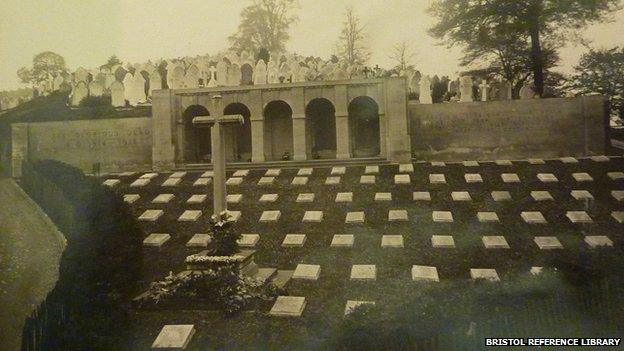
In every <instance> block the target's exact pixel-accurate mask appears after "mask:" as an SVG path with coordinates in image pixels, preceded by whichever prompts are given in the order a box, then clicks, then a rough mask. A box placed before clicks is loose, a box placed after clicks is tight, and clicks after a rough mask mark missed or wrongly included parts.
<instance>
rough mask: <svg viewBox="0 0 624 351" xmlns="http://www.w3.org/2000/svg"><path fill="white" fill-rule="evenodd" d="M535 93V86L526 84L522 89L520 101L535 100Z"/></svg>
mask: <svg viewBox="0 0 624 351" xmlns="http://www.w3.org/2000/svg"><path fill="white" fill-rule="evenodd" d="M534 98H535V91H534V90H533V86H532V85H531V84H527V83H524V85H523V86H522V88H521V89H520V99H522V100H527V99H534Z"/></svg>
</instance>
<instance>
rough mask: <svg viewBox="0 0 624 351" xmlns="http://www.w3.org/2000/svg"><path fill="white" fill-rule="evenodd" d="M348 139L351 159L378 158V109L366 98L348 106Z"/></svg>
mask: <svg viewBox="0 0 624 351" xmlns="http://www.w3.org/2000/svg"><path fill="white" fill-rule="evenodd" d="M349 138H350V139H351V140H350V145H351V153H352V154H353V157H374V156H379V154H380V152H381V149H380V146H379V107H378V106H377V103H376V102H375V100H373V99H372V98H370V97H368V96H358V97H356V98H355V99H353V100H352V101H351V103H350V104H349Z"/></svg>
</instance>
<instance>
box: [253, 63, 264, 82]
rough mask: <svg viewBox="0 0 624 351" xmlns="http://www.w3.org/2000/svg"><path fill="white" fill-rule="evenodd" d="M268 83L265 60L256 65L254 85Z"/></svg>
mask: <svg viewBox="0 0 624 351" xmlns="http://www.w3.org/2000/svg"><path fill="white" fill-rule="evenodd" d="M266 83H267V67H266V63H264V60H262V59H260V60H258V63H257V64H256V69H254V85H260V84H266Z"/></svg>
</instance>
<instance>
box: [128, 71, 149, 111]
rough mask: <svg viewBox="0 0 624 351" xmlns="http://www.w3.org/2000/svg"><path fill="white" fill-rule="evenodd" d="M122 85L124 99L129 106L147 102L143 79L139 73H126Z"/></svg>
mask: <svg viewBox="0 0 624 351" xmlns="http://www.w3.org/2000/svg"><path fill="white" fill-rule="evenodd" d="M123 84H124V87H125V89H124V95H125V99H126V100H128V103H129V104H130V106H136V105H138V104H139V103H144V102H145V101H146V100H147V97H146V95H145V79H144V78H143V75H142V74H141V73H140V72H136V73H135V74H134V75H132V74H130V73H126V77H125V78H124V81H123Z"/></svg>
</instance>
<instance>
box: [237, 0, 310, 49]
mask: <svg viewBox="0 0 624 351" xmlns="http://www.w3.org/2000/svg"><path fill="white" fill-rule="evenodd" d="M297 6H298V4H297V0H253V3H252V4H251V5H249V6H247V7H245V8H244V9H243V11H242V12H241V23H240V24H239V26H238V31H237V32H236V33H235V34H234V35H232V36H230V37H229V38H228V40H229V41H230V44H231V47H232V49H233V50H236V51H238V52H241V51H243V50H251V51H253V52H258V51H259V50H260V49H261V48H265V49H267V50H268V51H269V52H271V53H278V52H283V51H284V50H285V47H286V42H287V41H288V39H290V35H289V34H288V29H289V28H290V25H291V24H293V23H294V22H296V21H297V16H296V15H294V14H293V13H292V12H293V11H294V9H295V8H296V7H297Z"/></svg>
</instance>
